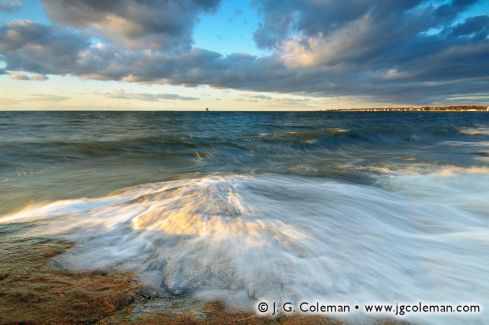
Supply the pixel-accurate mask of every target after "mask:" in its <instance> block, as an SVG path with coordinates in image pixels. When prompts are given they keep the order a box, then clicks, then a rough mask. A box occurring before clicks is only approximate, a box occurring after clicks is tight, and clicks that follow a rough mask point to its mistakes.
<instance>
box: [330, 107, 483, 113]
mask: <svg viewBox="0 0 489 325" xmlns="http://www.w3.org/2000/svg"><path fill="white" fill-rule="evenodd" d="M324 111H326V112H489V106H423V107H369V108H349V109H329V110H324Z"/></svg>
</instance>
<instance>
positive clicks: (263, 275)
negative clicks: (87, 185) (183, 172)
mask: <svg viewBox="0 0 489 325" xmlns="http://www.w3.org/2000/svg"><path fill="white" fill-rule="evenodd" d="M389 181H390V182H391V184H392V183H393V182H396V181H397V178H390V179H389ZM418 181H419V179H409V178H407V179H401V180H399V184H404V185H406V183H409V182H411V183H409V184H411V185H412V186H413V187H415V186H414V185H413V184H412V183H413V182H414V184H417V183H418ZM484 181H485V180H484ZM460 182H462V183H463V182H464V180H463V179H462V180H460ZM486 183H487V182H486ZM469 184H472V183H469ZM443 185H444V187H442V186H439V184H437V183H436V182H432V181H431V182H426V183H424V184H423V186H424V188H425V189H430V188H431V190H432V191H431V196H429V198H425V197H420V196H418V195H413V194H412V193H410V192H409V191H398V192H396V191H387V190H385V189H382V188H376V187H372V186H362V185H354V184H345V183H340V182H336V181H324V180H318V179H309V178H298V177H279V176H243V175H214V176H207V177H202V178H195V179H184V180H174V181H167V182H160V183H153V184H145V185H141V186H136V187H132V188H128V189H126V190H123V191H121V192H119V193H116V194H113V195H109V196H106V197H101V198H95V199H76V200H65V201H57V202H53V203H50V204H46V205H42V206H37V207H30V208H28V209H25V210H23V211H20V212H17V213H15V214H11V215H8V216H4V217H3V218H1V219H0V222H1V223H14V222H26V223H29V224H32V225H33V226H32V227H30V230H28V233H27V234H28V235H31V236H40V235H42V236H54V237H58V236H60V237H63V238H67V239H69V240H73V241H75V242H77V245H76V246H75V247H74V248H73V249H71V250H70V251H68V252H66V253H65V254H63V255H61V256H60V257H58V258H57V259H56V263H57V265H60V266H62V267H66V268H69V269H73V270H87V269H88V270H92V269H122V270H131V271H135V272H136V274H137V275H138V277H139V279H140V280H141V281H143V282H144V283H146V284H148V285H151V286H154V287H157V288H161V289H162V290H167V291H169V292H170V293H173V294H182V293H192V294H195V295H196V296H198V297H200V298H209V299H215V298H220V299H223V300H225V301H226V302H227V303H229V304H231V305H235V306H241V307H242V308H251V307H252V306H253V305H254V303H253V302H254V301H256V300H258V299H260V300H274V301H278V299H282V301H283V300H284V299H287V300H291V301H299V300H301V299H312V300H314V301H316V300H320V301H329V302H341V303H351V304H360V303H375V302H389V303H393V302H418V301H422V302H424V303H427V302H439V303H459V302H463V303H466V302H476V303H479V304H481V305H484V304H486V305H487V304H488V303H489V297H488V296H487V289H488V288H487V285H486V284H487V283H488V280H489V279H488V277H489V264H488V263H487V251H488V249H489V230H488V229H489V224H488V223H489V220H488V218H487V213H486V212H485V211H488V209H487V208H488V206H487V203H485V202H487V193H489V192H488V191H485V192H476V191H479V190H480V188H475V187H469V186H467V185H465V186H466V192H468V193H469V194H473V195H478V196H479V197H480V196H485V197H486V199H485V200H481V201H478V204H482V205H483V206H482V207H481V209H472V210H470V209H464V207H463V206H460V205H457V204H455V203H454V202H453V201H456V200H452V201H451V200H450V199H449V198H453V197H454V196H453V193H454V192H456V190H457V186H458V185H453V183H444V184H443ZM430 186H431V187H430ZM481 186H485V185H481ZM471 188H474V189H473V191H472V189H471ZM471 191H472V192H471ZM454 299H455V300H456V301H454ZM410 317H413V318H409V319H410V320H414V321H422V322H423V323H440V324H446V323H449V322H451V323H453V324H456V323H457V320H456V319H455V320H454V319H453V318H448V317H443V316H433V315H430V316H428V317H426V316H424V318H423V316H422V315H417V316H410ZM416 317H418V318H416ZM481 317H486V318H484V319H485V320H487V315H482V316H481ZM466 320H467V321H470V320H471V318H467V319H464V321H466ZM472 320H473V321H474V323H480V321H481V319H480V318H473V319H472Z"/></svg>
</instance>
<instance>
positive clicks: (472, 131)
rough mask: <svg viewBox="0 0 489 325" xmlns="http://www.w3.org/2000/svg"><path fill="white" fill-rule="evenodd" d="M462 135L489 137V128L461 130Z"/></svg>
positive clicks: (479, 127)
mask: <svg viewBox="0 0 489 325" xmlns="http://www.w3.org/2000/svg"><path fill="white" fill-rule="evenodd" d="M458 130H459V132H460V133H463V134H467V135H489V127H487V126H478V127H472V128H459V129H458Z"/></svg>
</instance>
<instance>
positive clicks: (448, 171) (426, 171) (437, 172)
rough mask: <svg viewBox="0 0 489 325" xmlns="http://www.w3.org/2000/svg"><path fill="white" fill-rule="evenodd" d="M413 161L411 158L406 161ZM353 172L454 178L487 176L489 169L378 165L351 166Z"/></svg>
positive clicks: (421, 165)
mask: <svg viewBox="0 0 489 325" xmlns="http://www.w3.org/2000/svg"><path fill="white" fill-rule="evenodd" d="M410 160H415V159H413V158H411V159H408V161H410ZM351 169H353V170H358V171H368V172H372V173H375V174H384V175H390V176H402V175H406V176H422V175H433V176H456V175H460V174H481V175H485V174H486V175H489V167H487V166H455V165H437V164H423V163H418V164H416V163H414V164H409V165H406V164H393V163H391V164H387V163H384V164H380V165H377V166H375V165H373V166H353V167H351Z"/></svg>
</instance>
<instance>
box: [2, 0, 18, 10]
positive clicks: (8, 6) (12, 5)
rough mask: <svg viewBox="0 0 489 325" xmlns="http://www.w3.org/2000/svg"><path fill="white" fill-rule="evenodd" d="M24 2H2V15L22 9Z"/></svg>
mask: <svg viewBox="0 0 489 325" xmlns="http://www.w3.org/2000/svg"><path fill="white" fill-rule="evenodd" d="M21 6H22V2H21V1H20V0H0V13H2V12H14V11H17V10H19V9H20V7H21Z"/></svg>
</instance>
